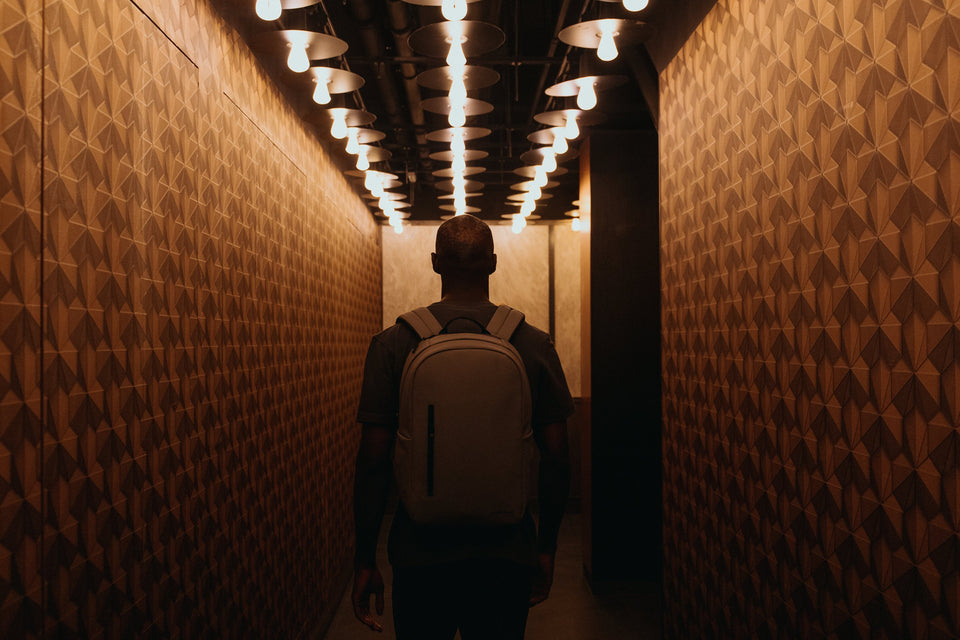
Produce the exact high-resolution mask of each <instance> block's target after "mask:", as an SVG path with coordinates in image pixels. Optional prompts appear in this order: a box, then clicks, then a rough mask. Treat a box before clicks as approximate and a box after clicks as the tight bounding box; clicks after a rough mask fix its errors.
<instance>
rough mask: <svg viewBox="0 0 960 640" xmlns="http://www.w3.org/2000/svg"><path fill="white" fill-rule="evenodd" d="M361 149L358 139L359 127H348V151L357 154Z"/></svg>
mask: <svg viewBox="0 0 960 640" xmlns="http://www.w3.org/2000/svg"><path fill="white" fill-rule="evenodd" d="M358 151H360V141H359V140H358V139H357V128H356V127H350V128H349V129H347V153H351V154H356V153H357V152H358Z"/></svg>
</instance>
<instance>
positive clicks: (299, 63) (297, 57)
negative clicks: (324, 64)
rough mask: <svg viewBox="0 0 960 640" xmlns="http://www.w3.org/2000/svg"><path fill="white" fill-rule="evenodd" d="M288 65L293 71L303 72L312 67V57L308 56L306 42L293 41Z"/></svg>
mask: <svg viewBox="0 0 960 640" xmlns="http://www.w3.org/2000/svg"><path fill="white" fill-rule="evenodd" d="M287 66H288V67H290V70H291V71H296V72H297V73H303V72H304V71H306V70H307V69H309V68H310V58H309V57H308V56H307V43H306V42H291V43H290V55H288V56H287Z"/></svg>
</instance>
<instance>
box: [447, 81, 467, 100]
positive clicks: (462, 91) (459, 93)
mask: <svg viewBox="0 0 960 640" xmlns="http://www.w3.org/2000/svg"><path fill="white" fill-rule="evenodd" d="M450 103H451V104H460V105H464V104H466V103H467V86H466V85H465V84H464V83H463V74H462V73H454V75H453V81H452V82H451V83H450Z"/></svg>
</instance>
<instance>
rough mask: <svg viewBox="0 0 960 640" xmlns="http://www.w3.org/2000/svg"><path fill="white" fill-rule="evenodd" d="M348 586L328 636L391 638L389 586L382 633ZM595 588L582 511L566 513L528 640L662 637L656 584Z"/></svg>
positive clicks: (382, 562) (386, 570) (337, 639)
mask: <svg viewBox="0 0 960 640" xmlns="http://www.w3.org/2000/svg"><path fill="white" fill-rule="evenodd" d="M388 530H389V522H385V523H384V527H383V530H382V532H381V537H380V545H379V547H378V548H377V556H378V564H379V566H380V570H381V571H382V572H383V578H384V581H385V582H386V583H387V584H388V585H389V583H390V580H391V573H390V565H389V563H388V562H387V555H386V553H387V552H386V531H388ZM350 587H351V585H347V588H346V590H345V591H344V594H343V597H342V598H341V600H340V606H339V607H338V608H337V612H336V615H335V616H334V618H333V622H332V623H331V625H330V628H329V630H328V631H327V634H326V636H324V640H371V639H374V638H381V637H382V638H392V637H393V620H392V618H391V610H390V604H391V600H390V589H389V586H388V588H387V594H386V601H385V609H384V615H383V618H384V619H383V628H384V633H383V635H382V636H381V635H379V634H375V633H373V632H371V631H369V630H368V629H367V628H366V627H364V626H363V625H361V624H360V623H359V622H358V621H357V620H356V618H354V616H353V611H352V607H351V605H350ZM597 591H598V592H597V593H591V591H590V587H589V585H588V584H587V580H586V578H585V577H584V575H583V554H582V549H581V545H580V514H579V513H572V514H567V515H566V516H565V517H564V520H563V525H562V526H561V528H560V539H559V541H558V547H557V566H556V575H555V576H554V582H553V588H552V589H551V591H550V597H549V598H548V599H547V600H546V602H544V603H542V604H540V605H537V606H536V607H534V608H533V609H532V610H531V611H530V618H529V620H528V622H527V634H526V640H627V639H629V640H647V639H648V638H660V637H661V633H660V629H661V618H660V615H661V614H660V594H659V588H658V585H655V584H631V585H615V584H609V585H604V586H603V587H601V588H600V589H598V590H597ZM459 637H460V636H459V635H458V636H457V638H459Z"/></svg>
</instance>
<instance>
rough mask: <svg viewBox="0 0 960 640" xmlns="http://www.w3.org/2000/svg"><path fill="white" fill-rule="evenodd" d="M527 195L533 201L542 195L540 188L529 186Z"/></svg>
mask: <svg viewBox="0 0 960 640" xmlns="http://www.w3.org/2000/svg"><path fill="white" fill-rule="evenodd" d="M527 193H528V194H529V195H530V197H531V198H532V199H534V200H539V199H540V196H542V195H543V192H542V191H541V190H540V187H538V186H537V185H533V186H531V187H530V189H529V190H527Z"/></svg>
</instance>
